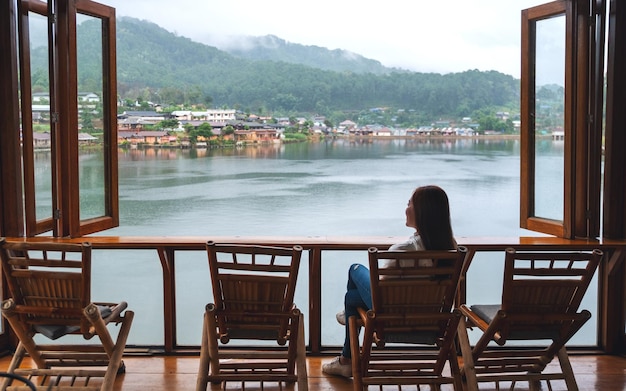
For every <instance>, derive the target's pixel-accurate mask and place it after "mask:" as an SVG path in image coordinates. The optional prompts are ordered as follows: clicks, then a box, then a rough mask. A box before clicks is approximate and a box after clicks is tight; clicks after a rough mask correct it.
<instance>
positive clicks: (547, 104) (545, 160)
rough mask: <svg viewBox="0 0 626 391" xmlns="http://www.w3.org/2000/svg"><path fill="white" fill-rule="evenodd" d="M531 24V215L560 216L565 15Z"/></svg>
mask: <svg viewBox="0 0 626 391" xmlns="http://www.w3.org/2000/svg"><path fill="white" fill-rule="evenodd" d="M535 26H536V52H535V56H536V57H535V92H536V100H535V136H536V138H535V216H536V217H542V218H548V219H554V220H563V213H564V169H565V148H564V143H565V141H564V140H565V133H566V132H565V129H564V126H563V125H564V118H565V15H559V16H555V17H552V18H549V19H543V20H539V21H537V22H536V25H535ZM555 178H559V179H557V180H555Z"/></svg>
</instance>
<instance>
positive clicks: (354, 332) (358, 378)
mask: <svg viewBox="0 0 626 391" xmlns="http://www.w3.org/2000/svg"><path fill="white" fill-rule="evenodd" d="M348 327H350V353H351V355H352V385H353V390H355V391H357V390H359V391H360V390H362V389H363V376H362V375H363V374H362V373H361V349H359V327H360V325H359V320H358V318H357V317H356V316H351V317H350V318H349V319H348Z"/></svg>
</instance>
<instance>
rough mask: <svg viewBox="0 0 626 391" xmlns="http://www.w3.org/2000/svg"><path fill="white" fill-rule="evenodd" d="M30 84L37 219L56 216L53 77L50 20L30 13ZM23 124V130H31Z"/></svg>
mask: <svg viewBox="0 0 626 391" xmlns="http://www.w3.org/2000/svg"><path fill="white" fill-rule="evenodd" d="M28 25H29V26H28V27H29V29H28V30H29V31H28V33H29V46H30V61H31V64H30V70H31V72H30V73H31V74H30V82H31V91H32V102H31V104H32V123H31V124H30V125H31V127H30V128H32V132H33V159H34V162H33V164H34V166H33V167H34V192H35V218H36V220H43V219H49V218H51V217H52V154H51V153H50V148H51V139H50V75H49V69H50V68H49V66H48V63H49V61H48V18H47V17H46V16H43V15H39V14H37V13H34V12H29V14H28ZM28 128H29V127H28V126H26V124H24V123H23V124H22V129H23V130H24V129H28Z"/></svg>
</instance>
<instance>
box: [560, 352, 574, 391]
mask: <svg viewBox="0 0 626 391" xmlns="http://www.w3.org/2000/svg"><path fill="white" fill-rule="evenodd" d="M557 357H558V358H559V363H560V364H561V371H563V375H564V376H565V384H567V389H568V391H578V385H577V384H576V378H575V377H574V371H573V370H572V364H571V363H570V361H569V355H568V354H567V350H566V349H565V346H563V347H561V349H559V352H558V353H557Z"/></svg>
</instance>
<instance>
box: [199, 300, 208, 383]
mask: <svg viewBox="0 0 626 391" xmlns="http://www.w3.org/2000/svg"><path fill="white" fill-rule="evenodd" d="M207 317H208V315H207V313H206V311H205V313H204V318H203V321H202V340H201V342H200V365H199V368H198V379H197V380H196V391H206V388H207V383H208V382H209V380H208V374H209V352H208V350H209V336H208V331H207V330H208V327H209V325H208V321H207Z"/></svg>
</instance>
